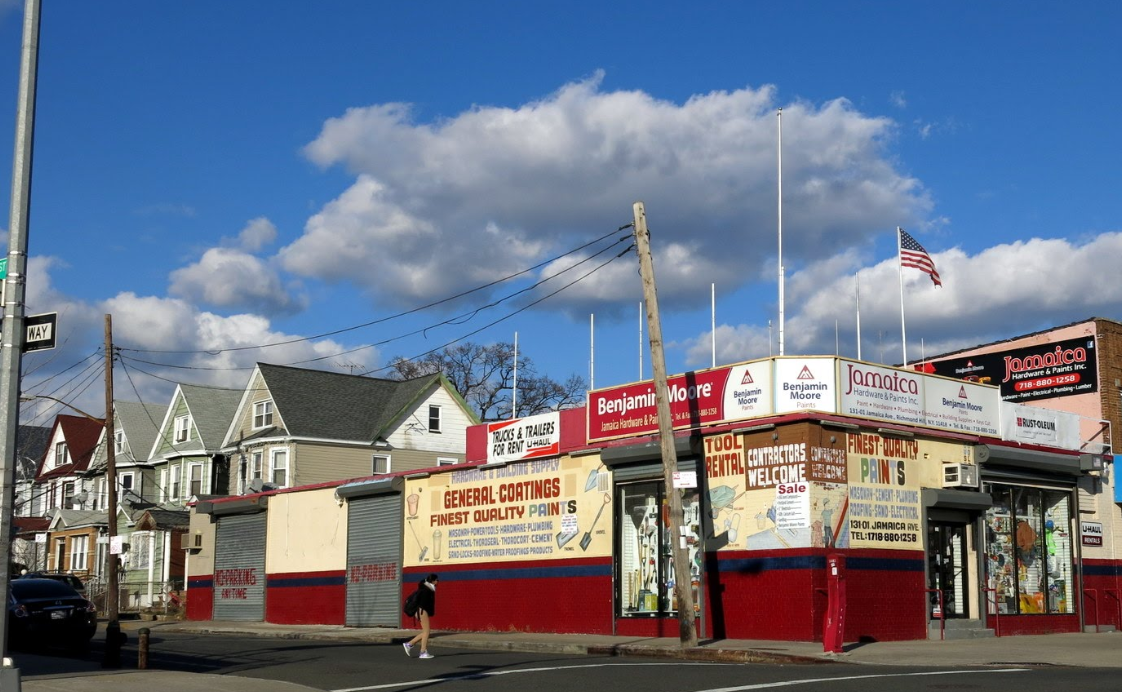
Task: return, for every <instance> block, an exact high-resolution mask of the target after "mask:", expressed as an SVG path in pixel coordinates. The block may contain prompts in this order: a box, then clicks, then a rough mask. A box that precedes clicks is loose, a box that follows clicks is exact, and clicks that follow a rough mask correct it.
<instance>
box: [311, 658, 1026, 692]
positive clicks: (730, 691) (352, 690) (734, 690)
mask: <svg viewBox="0 0 1122 692" xmlns="http://www.w3.org/2000/svg"><path fill="white" fill-rule="evenodd" d="M721 665H743V664H742V663H591V664H588V665H580V666H549V667H543V668H518V669H515V670H490V671H484V672H481V673H467V674H464V675H453V676H449V677H443V678H425V679H422V680H408V681H405V682H391V683H386V684H384V685H366V686H364V687H344V688H341V689H337V690H331V692H367V690H388V689H393V688H395V687H407V686H409V685H435V684H439V683H442V682H459V681H461V680H479V679H480V678H489V677H496V676H499V675H513V674H515V673H548V672H553V671H558V670H580V669H582V668H606V667H608V666H613V667H626V666H721ZM1028 670H1029V669H1028V668H998V669H994V670H989V669H978V668H972V669H969V670H935V671H925V672H920V673H879V674H871V675H848V676H843V677H833V678H805V679H800V680H780V681H777V682H761V683H756V684H752V685H738V686H737V687H716V688H713V689H708V690H698V691H697V692H742V691H743V690H765V689H768V688H772V687H790V686H793V685H809V684H812V683H816V682H837V681H841V680H873V679H877V678H908V677H921V676H930V675H965V674H977V673H1025V672H1028Z"/></svg>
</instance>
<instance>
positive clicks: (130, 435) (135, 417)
mask: <svg viewBox="0 0 1122 692" xmlns="http://www.w3.org/2000/svg"><path fill="white" fill-rule="evenodd" d="M167 408H168V407H167V406H166V405H164V404H145V403H138V402H135V401H114V402H113V466H114V468H115V469H116V472H117V502H118V503H122V502H129V503H137V504H154V503H156V502H157V501H158V497H159V487H158V485H157V482H156V471H155V470H154V462H153V461H152V460H151V458H150V457H149V454H150V452H151V450H152V445H153V443H154V442H155V440H156V431H157V430H158V428H159V425H160V423H159V422H160V421H161V420H163V418H164V414H165V413H166V411H167ZM101 438H102V439H101V440H99V441H98V447H97V452H96V453H95V454H94V458H93V462H92V463H91V464H90V468H89V472H90V474H91V476H92V478H91V485H92V486H93V487H92V488H91V496H90V504H89V507H88V508H89V509H95V510H101V511H103V512H104V511H107V510H108V508H109V488H108V479H107V478H106V476H105V470H106V468H107V464H108V456H109V455H108V446H107V445H106V444H105V430H102V433H101ZM94 474H97V475H94Z"/></svg>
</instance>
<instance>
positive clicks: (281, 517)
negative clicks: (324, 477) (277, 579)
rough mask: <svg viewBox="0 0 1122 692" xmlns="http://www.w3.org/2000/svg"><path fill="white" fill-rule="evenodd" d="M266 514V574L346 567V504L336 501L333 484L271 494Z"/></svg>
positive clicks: (343, 568)
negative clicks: (313, 488)
mask: <svg viewBox="0 0 1122 692" xmlns="http://www.w3.org/2000/svg"><path fill="white" fill-rule="evenodd" d="M268 514H269V517H268V524H267V526H266V531H267V533H266V539H265V540H266V545H265V571H266V572H267V573H268V574H285V573H290V572H322V571H329V570H345V569H346V568H347V507H346V504H345V503H344V504H343V505H342V506H340V504H339V503H338V502H336V501H335V488H333V487H332V488H323V489H320V490H309V491H305V492H295V493H282V494H280V495H274V496H272V497H270V498H269V512H268Z"/></svg>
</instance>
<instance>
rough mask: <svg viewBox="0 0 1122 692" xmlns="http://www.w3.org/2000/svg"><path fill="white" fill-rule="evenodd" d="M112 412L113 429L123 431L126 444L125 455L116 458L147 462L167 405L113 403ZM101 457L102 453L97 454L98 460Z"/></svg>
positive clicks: (127, 402) (130, 402) (131, 402)
mask: <svg viewBox="0 0 1122 692" xmlns="http://www.w3.org/2000/svg"><path fill="white" fill-rule="evenodd" d="M113 410H114V412H115V414H114V416H115V417H114V419H113V424H114V427H116V428H118V429H120V430H124V431H125V441H126V442H127V443H128V451H127V452H126V454H124V455H121V454H118V455H117V458H118V459H121V458H122V456H124V457H127V458H129V459H130V460H132V461H148V459H149V456H150V455H149V453H150V452H151V451H152V443H153V442H155V441H156V434H157V432H158V430H159V425H160V421H162V420H163V419H164V416H165V415H166V414H167V410H168V407H167V405H166V404H144V403H139V402H135V401H114V402H113ZM102 456H104V452H100V453H99V454H98V457H99V458H100V457H102Z"/></svg>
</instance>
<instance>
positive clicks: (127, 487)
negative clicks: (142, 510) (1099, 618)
mask: <svg viewBox="0 0 1122 692" xmlns="http://www.w3.org/2000/svg"><path fill="white" fill-rule="evenodd" d="M117 478H118V484H119V485H120V492H119V493H118V494H117V495H118V496H117V502H123V501H124V500H126V499H128V496H129V493H137V494H139V493H138V489H137V488H134V485H135V481H136V478H135V477H134V476H133V473H132V472H131V471H129V472H128V473H122V474H121V475H120V476H118V477H117Z"/></svg>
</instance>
